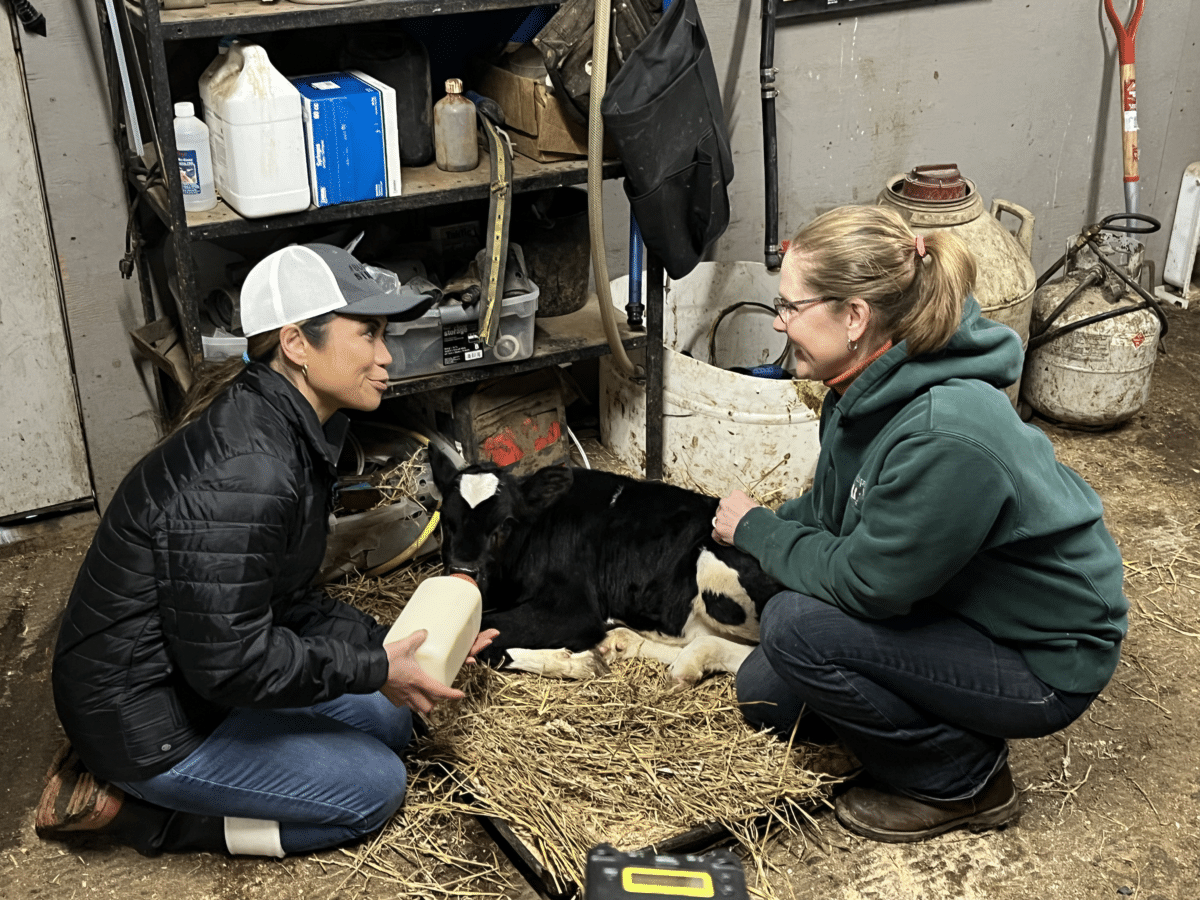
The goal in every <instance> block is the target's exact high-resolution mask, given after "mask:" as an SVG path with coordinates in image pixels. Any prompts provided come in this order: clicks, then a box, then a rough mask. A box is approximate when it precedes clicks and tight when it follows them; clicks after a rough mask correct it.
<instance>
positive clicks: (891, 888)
mask: <svg viewBox="0 0 1200 900" xmlns="http://www.w3.org/2000/svg"><path fill="white" fill-rule="evenodd" d="M1169 319H1170V326H1171V327H1170V332H1169V334H1168V336H1167V339H1166V347H1167V352H1166V353H1160V355H1159V358H1158V363H1157V366H1156V369H1155V372H1154V377H1153V383H1152V393H1151V398H1150V402H1149V404H1148V405H1147V406H1146V408H1145V409H1144V410H1143V411H1142V412H1141V413H1140V414H1139V415H1137V416H1136V417H1135V418H1134V419H1133V420H1132V421H1131V422H1129V423H1127V424H1126V425H1124V426H1122V427H1121V428H1119V429H1116V430H1112V431H1109V432H1105V433H1099V434H1090V433H1081V432H1073V431H1067V430H1063V429H1059V428H1056V427H1053V426H1051V425H1048V424H1046V423H1044V422H1042V423H1039V426H1040V427H1042V428H1043V429H1044V430H1045V431H1046V433H1047V434H1049V436H1050V437H1051V439H1052V440H1053V441H1054V443H1055V446H1056V447H1057V449H1058V452H1059V454H1060V458H1061V459H1062V460H1063V461H1064V462H1066V463H1068V464H1069V465H1071V466H1073V467H1074V468H1075V469H1076V470H1077V471H1079V472H1080V473H1081V474H1082V475H1083V476H1084V477H1085V478H1086V479H1087V480H1088V481H1089V482H1090V483H1091V484H1092V485H1093V486H1094V487H1095V488H1096V489H1097V490H1098V491H1099V492H1100V494H1101V496H1102V497H1103V498H1104V501H1105V504H1106V506H1107V519H1108V524H1109V528H1110V529H1111V530H1112V532H1113V534H1114V536H1115V537H1116V540H1117V542H1118V543H1119V544H1120V546H1121V550H1122V553H1123V555H1124V558H1125V564H1126V592H1127V594H1128V596H1129V598H1130V600H1131V602H1132V605H1133V609H1132V612H1131V630H1130V635H1129V639H1128V641H1127V642H1126V645H1125V652H1124V656H1123V659H1122V663H1121V666H1120V668H1119V669H1118V671H1117V674H1116V677H1115V679H1114V680H1113V682H1112V684H1111V685H1110V686H1109V688H1108V689H1107V690H1106V691H1105V692H1104V694H1102V695H1101V697H1100V699H1099V700H1098V701H1097V702H1096V703H1095V704H1094V705H1093V707H1092V709H1091V710H1089V712H1088V713H1087V714H1086V715H1085V716H1084V717H1083V718H1082V719H1081V720H1080V721H1079V722H1076V723H1075V724H1074V725H1073V726H1071V727H1070V728H1068V729H1067V730H1066V731H1064V732H1062V733H1060V734H1057V735H1054V736H1051V737H1048V738H1044V739H1041V740H1034V741H1017V742H1014V744H1013V747H1012V765H1013V772H1014V775H1015V778H1016V782H1017V785H1018V787H1019V788H1020V789H1021V793H1022V804H1023V813H1022V816H1021V819H1020V821H1019V823H1018V824H1016V825H1014V826H1010V827H1008V828H1007V829H1005V830H1003V831H999V832H992V833H985V834H981V835H973V834H969V833H951V834H947V835H944V836H942V837H939V838H935V839H933V840H931V841H928V842H925V843H922V844H916V845H884V844H876V843H872V842H870V841H866V840H863V839H860V838H858V837H856V836H854V835H852V834H850V833H848V832H846V831H845V830H843V829H842V828H841V827H840V826H839V825H838V824H837V822H836V820H835V819H834V817H833V816H832V814H831V813H830V812H829V811H828V810H818V811H815V818H816V826H815V827H814V828H812V829H810V830H808V831H807V832H806V833H804V834H801V835H797V836H795V837H792V838H788V839H786V840H785V841H784V842H783V843H782V845H781V846H780V847H779V848H778V849H776V850H774V851H773V852H772V855H771V862H772V863H773V864H774V865H775V866H777V867H778V868H777V869H776V874H773V875H772V876H771V888H772V892H773V893H774V894H776V895H777V896H780V897H788V896H794V897H796V898H799V900H818V898H820V900H867V898H871V900H875V898H877V900H917V898H963V900H975V898H992V900H1032V898H1038V900H1078V898H1106V897H1118V898H1119V897H1122V896H1132V897H1135V898H1144V900H1195V898H1197V897H1200V759H1198V755H1200V598H1198V597H1197V591H1198V590H1200V502H1198V501H1200V403H1198V402H1197V397H1198V396H1200V374H1198V373H1200V311H1197V310H1191V311H1181V310H1170V311H1169ZM94 526H95V517H94V516H92V515H83V516H73V517H68V518H64V519H60V520H54V521H51V522H48V523H42V524H38V525H35V526H27V527H25V528H21V529H9V530H0V594H2V595H3V596H5V597H6V598H7V603H6V606H5V609H4V611H3V616H2V619H3V626H2V629H0V655H2V658H3V659H2V661H3V670H4V682H3V684H4V687H3V692H2V694H0V708H2V709H3V713H0V714H2V715H3V717H4V721H5V725H4V727H3V730H2V731H0V742H2V743H0V758H5V759H8V760H10V763H9V764H8V765H7V766H6V767H5V769H6V771H7V772H8V773H9V775H8V776H7V777H6V778H5V779H4V781H3V785H2V791H0V898H10V897H11V898H26V897H40V898H60V897H61V898H79V900H83V898H88V897H96V898H109V897H114V898H122V900H141V898H145V900H153V898H163V900H165V898H171V900H236V898H246V897H254V898H264V900H292V898H296V900H299V898H305V900H315V898H353V897H397V896H405V893H404V891H403V890H402V889H400V888H398V887H397V886H396V885H395V884H389V883H386V882H382V881H379V880H377V879H371V878H367V877H365V876H364V875H363V874H362V873H361V872H356V871H354V870H353V868H349V867H348V864H349V862H350V857H348V856H347V855H346V854H345V853H342V852H340V851H333V852H330V853H325V854H317V855H313V856H310V857H304V858H295V859H284V860H280V861H268V862H263V861H258V860H253V859H244V858H239V859H229V858H225V857H221V856H216V855H210V854H198V855H184V856H168V857H160V858H157V859H146V858H143V857H141V856H138V855H137V854H136V853H134V852H133V851H130V850H125V849H120V848H118V849H111V848H110V849H104V848H95V847H93V848H85V849H73V848H69V847H65V846H63V845H60V844H56V843H49V842H42V841H39V840H38V839H37V837H36V836H35V834H34V830H33V808H34V805H35V803H36V800H37V796H38V794H39V791H40V788H41V779H42V773H43V772H44V770H45V768H46V765H47V764H48V762H49V760H50V758H51V756H52V754H53V752H54V749H55V747H56V746H57V744H58V742H59V740H60V736H61V732H60V730H59V727H58V724H57V721H56V720H55V717H54V713H53V710H52V706H51V701H50V688H49V671H50V653H51V648H52V646H53V640H54V634H55V629H56V625H57V621H58V617H59V614H60V612H61V609H62V604H63V602H64V600H65V597H66V595H67V592H68V590H69V588H70V584H71V582H72V580H73V578H74V574H75V570H76V568H77V567H78V565H79V562H80V559H81V558H82V555H83V553H84V552H85V550H86V548H87V544H88V540H89V536H90V532H91V530H92V529H93V528H94ZM468 835H469V837H470V839H472V840H477V841H483V842H486V841H487V840H488V839H487V838H486V836H485V835H484V834H483V832H482V831H479V830H478V829H471V830H469V831H468ZM502 865H504V864H503V863H502ZM509 875H510V877H511V883H512V885H514V886H513V887H511V888H506V889H503V890H502V891H500V893H499V895H500V896H511V897H522V898H533V897H534V896H536V894H535V893H534V892H533V891H532V890H531V889H530V888H528V887H527V886H526V885H525V883H524V882H523V881H522V880H521V878H520V876H519V874H517V873H516V872H515V870H514V871H510V872H509ZM443 896H464V895H462V894H455V893H453V892H451V891H447V892H446V893H445V894H443ZM474 896H479V895H474ZM493 896H496V895H495V894H494V895H493Z"/></svg>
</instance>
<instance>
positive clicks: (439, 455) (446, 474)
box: [429, 444, 458, 497]
mask: <svg viewBox="0 0 1200 900" xmlns="http://www.w3.org/2000/svg"><path fill="white" fill-rule="evenodd" d="M429 466H430V468H431V469H432V470H433V483H434V484H435V485H437V489H438V492H439V493H440V494H441V495H442V496H443V497H445V496H446V490H447V489H448V488H449V487H450V485H452V484H454V479H455V478H457V477H458V465H457V464H456V463H455V462H454V461H453V460H452V459H450V457H449V456H447V455H446V454H445V453H443V452H442V451H441V450H440V449H439V448H438V447H436V446H434V445H433V444H430V445H429Z"/></svg>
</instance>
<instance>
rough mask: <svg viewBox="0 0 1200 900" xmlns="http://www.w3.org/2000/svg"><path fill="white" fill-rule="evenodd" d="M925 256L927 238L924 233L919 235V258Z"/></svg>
mask: <svg viewBox="0 0 1200 900" xmlns="http://www.w3.org/2000/svg"><path fill="white" fill-rule="evenodd" d="M924 258H925V238H924V236H922V235H919V234H918V235H917V259H924Z"/></svg>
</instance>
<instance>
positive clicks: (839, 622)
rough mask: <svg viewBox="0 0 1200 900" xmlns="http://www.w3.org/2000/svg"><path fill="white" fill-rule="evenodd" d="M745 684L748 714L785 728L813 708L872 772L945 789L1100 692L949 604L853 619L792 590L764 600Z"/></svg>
mask: <svg viewBox="0 0 1200 900" xmlns="http://www.w3.org/2000/svg"><path fill="white" fill-rule="evenodd" d="M737 691H738V700H739V702H740V703H742V704H750V705H746V706H743V712H744V714H745V716H746V719H747V720H748V721H750V722H751V723H752V724H755V725H759V726H766V727H769V728H772V729H775V730H777V731H779V732H781V733H783V734H789V733H791V731H792V728H793V726H794V725H795V723H796V721H797V719H798V718H799V717H800V714H801V713H802V712H804V711H805V709H806V708H807V710H808V711H811V712H815V713H817V714H819V715H820V716H821V718H823V719H824V720H825V721H826V722H827V723H828V724H829V726H830V727H831V728H832V729H833V730H834V732H836V734H837V735H838V737H839V738H840V739H841V740H842V742H843V743H844V744H845V745H846V746H847V747H848V748H850V749H851V750H852V751H854V754H855V755H856V756H857V757H858V759H859V761H860V762H861V763H862V764H863V767H864V768H865V769H866V771H867V772H868V773H870V774H871V775H873V776H875V777H876V778H877V779H879V780H880V781H882V782H884V783H885V784H888V785H890V786H891V787H893V788H895V789H896V790H898V791H901V792H903V793H905V794H909V795H911V796H914V797H918V798H926V799H939V800H957V799H961V798H964V797H970V796H972V795H974V794H975V793H977V792H978V791H979V790H981V789H982V788H983V786H984V785H985V784H986V782H987V780H988V778H989V777H990V776H991V775H992V773H994V772H995V771H997V770H998V769H999V768H1000V767H1001V766H1002V765H1003V764H1004V762H1005V761H1006V760H1007V758H1008V747H1007V744H1006V743H1005V738H1030V737H1041V736H1043V735H1047V734H1050V733H1051V732H1054V731H1058V730H1059V729H1061V728H1064V727H1066V726H1067V725H1069V724H1070V723H1071V722H1072V721H1074V720H1075V719H1076V718H1078V717H1079V716H1080V715H1081V714H1082V713H1083V711H1084V710H1085V709H1087V707H1088V704H1090V703H1091V702H1092V700H1093V699H1095V696H1096V694H1095V693H1089V694H1074V693H1068V692H1064V691H1057V690H1055V689H1054V688H1052V687H1050V686H1049V685H1047V684H1045V683H1044V682H1043V681H1041V680H1040V679H1038V678H1037V677H1036V676H1035V675H1034V674H1033V673H1032V672H1031V671H1030V670H1029V667H1028V666H1027V665H1026V664H1025V660H1024V658H1023V657H1022V656H1021V654H1020V653H1018V652H1017V651H1016V650H1014V649H1012V648H1011V647H1007V646H1004V645H1002V644H998V643H996V642H995V641H994V640H992V639H991V638H990V637H988V636H987V635H986V634H984V633H982V632H981V631H979V630H977V629H975V628H973V627H972V626H971V625H969V624H967V623H966V622H965V621H963V620H962V619H958V618H955V617H953V616H949V615H947V614H945V613H944V612H941V611H938V612H920V613H914V614H911V615H908V616H902V617H897V618H892V619H883V620H868V619H857V618H854V617H853V616H850V615H847V614H846V613H844V612H842V611H841V610H839V609H837V608H836V607H833V606H830V605H829V604H827V603H825V602H823V601H821V600H817V599H814V598H812V597H808V596H805V595H803V594H797V593H794V592H791V591H784V592H783V593H780V594H777V595H776V596H775V597H773V598H772V599H771V601H770V602H769V603H768V604H767V606H766V608H765V609H764V610H763V615H762V635H761V643H760V644H759V646H758V647H757V648H756V649H755V650H754V652H753V653H751V654H750V656H749V658H748V659H747V660H746V661H745V662H744V663H743V664H742V667H741V668H740V669H739V670H738V673H737ZM1097 693H1098V692H1097Z"/></svg>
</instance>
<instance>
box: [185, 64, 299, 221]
mask: <svg viewBox="0 0 1200 900" xmlns="http://www.w3.org/2000/svg"><path fill="white" fill-rule="evenodd" d="M200 99H201V100H202V101H203V102H204V120H205V122H206V123H207V125H208V128H209V143H210V145H211V147H212V162H213V177H214V180H215V181H216V185H217V190H218V191H219V192H220V194H221V198H222V199H223V200H224V201H225V202H226V203H227V204H229V206H230V207H232V208H233V209H234V211H236V212H237V213H239V214H240V215H243V216H246V217H247V218H252V219H253V218H260V217H262V216H273V215H278V214H280V213H289V212H299V211H300V210H302V209H308V205H309V202H310V200H311V199H312V198H311V189H310V188H309V183H308V162H307V157H306V155H305V150H304V117H303V106H302V104H301V100H300V92H299V91H297V90H296V88H295V87H294V86H293V85H292V83H291V82H290V81H288V80H287V79H286V78H285V77H284V76H283V75H282V74H280V73H279V72H278V71H277V70H276V69H275V68H274V67H273V66H272V65H271V61H270V60H269V59H268V58H267V53H266V51H265V50H263V48H262V47H259V46H258V45H257V44H245V43H242V42H241V41H234V42H233V43H232V44H230V46H229V50H228V52H226V53H223V54H221V55H220V56H218V57H217V58H216V59H214V60H213V61H212V63H211V64H210V65H209V67H208V68H207V69H205V70H204V73H203V74H202V75H201V76H200Z"/></svg>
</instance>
